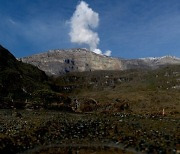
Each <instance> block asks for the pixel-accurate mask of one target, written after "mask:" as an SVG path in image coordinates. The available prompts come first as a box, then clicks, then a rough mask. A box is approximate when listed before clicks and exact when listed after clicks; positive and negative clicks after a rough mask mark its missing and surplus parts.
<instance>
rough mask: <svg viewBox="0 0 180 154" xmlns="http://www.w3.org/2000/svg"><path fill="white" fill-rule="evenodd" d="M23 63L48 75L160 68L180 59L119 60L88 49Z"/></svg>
mask: <svg viewBox="0 0 180 154" xmlns="http://www.w3.org/2000/svg"><path fill="white" fill-rule="evenodd" d="M20 60H21V61H23V62H25V63H29V64H33V65H35V66H37V67H38V68H39V69H41V70H43V71H45V72H46V74H48V75H55V76H58V75H61V74H65V73H67V72H84V71H96V70H127V69H137V68H141V69H143V68H152V69H154V68H158V67H159V66H163V65H167V64H180V59H179V58H176V57H171V56H165V57H161V58H142V59H119V58H112V57H107V56H104V55H99V54H96V53H93V52H91V51H89V50H87V49H80V48H79V49H67V50H49V51H48V52H45V53H40V54H36V55H32V56H29V57H24V58H20Z"/></svg>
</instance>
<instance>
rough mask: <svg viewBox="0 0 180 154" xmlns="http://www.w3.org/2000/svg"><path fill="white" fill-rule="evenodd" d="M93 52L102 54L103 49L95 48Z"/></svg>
mask: <svg viewBox="0 0 180 154" xmlns="http://www.w3.org/2000/svg"><path fill="white" fill-rule="evenodd" d="M93 52H94V53H97V54H100V55H102V51H101V50H100V49H94V50H93Z"/></svg>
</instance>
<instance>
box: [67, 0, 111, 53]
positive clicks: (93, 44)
mask: <svg viewBox="0 0 180 154" xmlns="http://www.w3.org/2000/svg"><path fill="white" fill-rule="evenodd" d="M98 25H99V14H98V13H97V12H95V11H93V10H92V9H91V8H90V7H89V5H88V4H87V3H86V2H84V1H81V2H80V3H79V4H78V5H77V6H76V10H75V12H74V14H73V16H72V17H71V19H70V26H71V31H70V33H69V35H70V38H71V42H72V43H78V44H87V45H88V46H89V48H90V50H91V51H93V52H95V53H97V54H102V51H101V50H100V49H97V46H98V44H99V41H100V39H99V36H98V33H97V32H94V31H93V29H95V28H97V27H98ZM110 53H111V52H107V54H106V53H105V54H106V55H109V56H110Z"/></svg>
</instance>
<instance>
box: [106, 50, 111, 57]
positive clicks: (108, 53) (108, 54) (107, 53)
mask: <svg viewBox="0 0 180 154" xmlns="http://www.w3.org/2000/svg"><path fill="white" fill-rule="evenodd" d="M111 52H112V51H110V50H107V51H106V52H105V53H104V55H106V56H111Z"/></svg>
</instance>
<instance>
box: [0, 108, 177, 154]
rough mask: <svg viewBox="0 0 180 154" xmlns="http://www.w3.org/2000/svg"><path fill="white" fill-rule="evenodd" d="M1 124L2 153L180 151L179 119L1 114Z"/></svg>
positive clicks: (3, 112)
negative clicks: (85, 150)
mask: <svg viewBox="0 0 180 154" xmlns="http://www.w3.org/2000/svg"><path fill="white" fill-rule="evenodd" d="M0 121H1V124H0V127H1V128H0V151H1V153H7V152H11V153H12V152H13V153H16V152H26V151H27V150H30V151H31V152H34V153H41V152H42V153H47V152H48V151H49V152H48V153H52V151H56V150H55V149H57V148H58V145H59V148H58V149H59V150H57V151H56V153H62V152H63V150H65V151H67V150H71V151H78V150H79V151H83V150H84V149H87V152H88V151H91V150H93V149H94V150H97V152H98V151H99V153H101V152H102V151H103V150H104V148H105V147H107V150H108V148H109V151H111V150H115V149H116V150H117V149H119V152H120V151H122V150H124V152H125V151H127V152H130V153H134V152H146V153H175V152H176V151H177V150H179V148H180V147H179V144H180V142H179V140H180V133H179V132H180V119H179V118H177V117H176V118H175V117H166V116H164V117H163V116H154V115H146V114H144V115H138V114H129V113H122V112H121V113H114V114H112V113H111V114H110V113H108V114H107V113H106V114H104V113H86V114H85V113H81V114H79V113H78V114H77V113H65V112H57V111H56V112H55V111H46V110H44V111H25V110H16V111H14V110H0ZM94 144H95V145H96V146H93V145H94ZM54 145H56V146H54ZM63 145H64V147H63ZM76 145H77V146H76ZM87 145H88V146H87ZM81 146H82V147H81ZM98 149H99V150H98ZM107 150H106V151H107ZM65 151H64V152H65Z"/></svg>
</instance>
